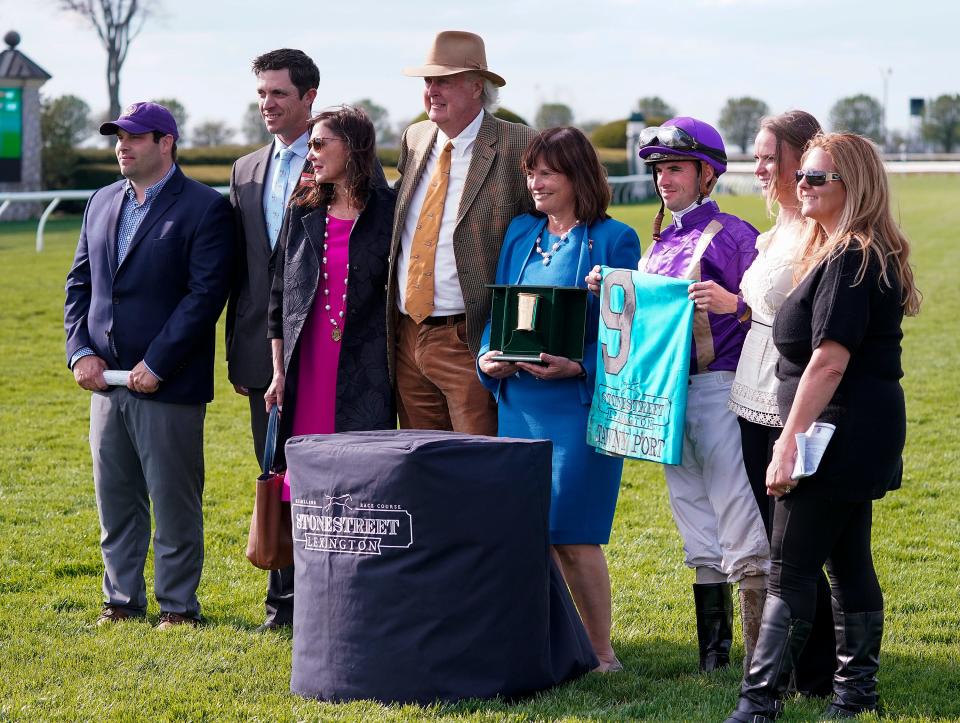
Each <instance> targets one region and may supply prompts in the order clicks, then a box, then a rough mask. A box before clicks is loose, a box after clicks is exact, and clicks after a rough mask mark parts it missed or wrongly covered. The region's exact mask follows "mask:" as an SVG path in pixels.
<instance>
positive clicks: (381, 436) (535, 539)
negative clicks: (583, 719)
mask: <svg viewBox="0 0 960 723" xmlns="http://www.w3.org/2000/svg"><path fill="white" fill-rule="evenodd" d="M286 455H287V464H288V470H289V473H290V483H291V498H292V499H291V507H292V514H293V537H294V564H295V569H296V580H295V589H296V591H297V596H296V605H295V606H294V622H293V672H292V676H291V680H290V689H291V691H293V692H294V693H297V694H299V695H302V696H307V697H312V698H320V699H323V700H351V699H362V698H370V699H375V700H379V701H382V702H388V703H391V702H403V703H429V702H432V701H435V700H440V701H455V700H459V699H462V698H491V697H497V696H499V697H502V698H507V699H510V698H516V697H520V696H524V695H528V694H531V693H534V692H536V691H538V690H542V689H544V688H548V687H550V686H553V685H556V684H558V683H561V682H563V681H565V680H569V679H571V678H575V677H577V676H580V675H582V674H584V673H586V672H587V671H589V670H591V669H592V668H593V667H595V666H596V665H597V660H596V658H595V657H594V655H593V651H592V648H591V646H590V641H589V639H588V638H587V635H586V632H585V631H584V629H583V625H582V623H581V622H580V618H579V616H578V615H577V611H576V608H575V607H574V605H573V602H572V600H571V599H570V595H569V593H568V592H567V588H566V586H565V585H564V583H563V579H562V577H561V576H560V573H559V572H558V570H557V568H556V566H555V565H554V564H553V561H552V560H551V557H550V549H549V535H548V515H549V507H550V468H551V464H550V458H551V444H550V442H549V441H530V440H517V439H503V438H494V437H475V436H469V435H464V434H456V433H453V432H437V431H420V430H404V431H378V432H348V433H343V434H332V435H309V436H302V437H294V438H292V439H291V440H289V441H288V442H287V446H286Z"/></svg>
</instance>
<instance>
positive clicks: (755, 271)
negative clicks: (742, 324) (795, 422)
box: [729, 224, 802, 427]
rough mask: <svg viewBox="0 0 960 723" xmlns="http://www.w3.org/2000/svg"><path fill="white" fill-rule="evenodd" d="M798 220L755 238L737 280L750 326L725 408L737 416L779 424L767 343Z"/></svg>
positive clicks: (772, 356)
mask: <svg viewBox="0 0 960 723" xmlns="http://www.w3.org/2000/svg"><path fill="white" fill-rule="evenodd" d="M801 230H802V226H801V225H800V224H790V225H786V226H779V225H778V226H774V227H773V228H772V229H770V230H769V231H767V232H766V233H762V234H760V236H759V237H758V238H757V258H756V259H755V260H754V262H753V263H752V264H751V265H750V268H748V269H747V271H746V273H744V275H743V280H742V281H741V282H740V292H741V293H742V294H743V300H744V301H745V302H746V304H747V306H749V307H750V310H751V324H750V331H749V332H747V338H746V339H745V340H744V343H743V351H742V352H741V354H740V362H739V364H738V365H737V375H736V379H735V380H734V382H733V387H732V389H731V391H730V402H729V407H730V409H732V410H733V411H734V412H735V413H736V414H737V416H739V417H743V418H744V419H746V420H748V421H750V422H754V423H756V424H763V425H765V426H768V427H781V426H783V423H782V422H781V420H780V412H779V408H778V405H777V378H776V374H775V372H776V368H777V358H778V354H777V350H776V347H775V346H774V345H773V338H772V336H771V327H772V325H773V317H774V316H775V315H776V313H777V310H778V309H779V308H780V305H781V304H782V303H783V300H784V299H785V298H786V297H787V294H789V293H790V291H791V289H793V285H794V284H793V273H794V267H795V266H796V262H797V255H798V253H799V251H800V241H801Z"/></svg>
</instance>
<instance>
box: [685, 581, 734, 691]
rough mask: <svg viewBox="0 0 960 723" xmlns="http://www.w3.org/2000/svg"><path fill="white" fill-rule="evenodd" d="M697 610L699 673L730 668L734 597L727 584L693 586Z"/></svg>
mask: <svg viewBox="0 0 960 723" xmlns="http://www.w3.org/2000/svg"><path fill="white" fill-rule="evenodd" d="M693 599H694V602H695V603H696V606H697V641H698V643H699V645H700V670H702V671H704V672H709V671H711V670H716V669H717V668H723V667H724V666H727V665H729V664H730V646H731V645H732V644H733V593H732V590H731V587H730V583H726V582H720V583H712V584H706V585H700V584H696V585H694V586H693Z"/></svg>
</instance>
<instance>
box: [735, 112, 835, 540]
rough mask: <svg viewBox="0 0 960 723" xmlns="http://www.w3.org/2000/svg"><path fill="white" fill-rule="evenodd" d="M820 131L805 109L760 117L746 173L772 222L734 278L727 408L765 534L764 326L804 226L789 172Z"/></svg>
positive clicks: (767, 368) (769, 444) (787, 286)
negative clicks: (736, 308) (739, 311)
mask: <svg viewBox="0 0 960 723" xmlns="http://www.w3.org/2000/svg"><path fill="white" fill-rule="evenodd" d="M821 132H822V129H821V128H820V124H819V123H817V120H816V118H814V117H813V116H812V115H810V114H809V113H805V112H803V111H798V110H797V111H789V112H787V113H783V114H781V115H777V116H769V117H767V118H764V119H763V120H762V121H761V122H760V132H759V133H757V139H756V142H755V144H754V148H755V150H754V159H755V160H756V168H755V170H754V173H755V174H756V176H757V178H758V179H759V181H760V187H761V189H762V191H763V194H764V197H765V198H766V201H767V208H768V209H769V210H770V211H771V213H772V212H773V211H774V210H776V214H777V221H776V223H775V224H774V226H773V228H772V229H770V230H769V231H767V232H766V233H762V234H760V236H759V237H758V238H757V258H756V260H754V262H753V264H752V265H751V266H750V268H749V269H747V271H746V273H744V275H743V280H742V281H741V283H740V291H741V295H742V296H743V300H744V301H745V302H746V304H747V306H748V307H749V308H750V312H751V317H750V331H749V332H748V334H747V338H746V341H745V342H744V344H743V352H741V354H740V363H739V365H738V366H737V377H736V380H735V381H734V383H733V388H732V390H731V392H730V402H729V405H730V408H731V409H732V410H733V411H734V412H735V413H736V414H737V416H738V417H739V420H740V431H741V437H742V440H743V461H744V464H745V466H746V468H747V474H748V476H749V477H750V484H751V486H752V487H753V491H754V494H755V495H756V497H757V504H758V505H760V512H761V514H762V515H763V522H764V524H765V525H766V526H767V532H768V534H769V530H770V508H769V505H770V502H769V501H770V500H772V499H773V498H772V497H768V496H767V487H766V472H767V465H768V464H769V461H770V457H769V454H770V451H771V450H772V449H773V443H774V442H775V441H776V439H777V437H779V436H780V429H781V427H782V426H783V423H782V422H781V420H780V414H779V411H778V409H777V378H776V376H775V371H776V368H777V350H776V348H775V347H774V346H773V339H772V338H771V326H772V325H773V317H774V315H775V314H776V313H777V309H779V308H780V304H781V303H783V300H784V298H786V296H787V294H789V293H790V290H791V289H792V288H793V286H794V278H793V272H794V268H795V265H796V260H797V253H798V251H799V246H800V237H801V233H800V231H801V229H802V227H803V224H804V220H803V218H802V217H801V216H800V205H799V202H798V201H797V183H796V180H795V178H794V171H796V169H798V168H799V167H800V156H801V155H802V153H803V149H804V146H806V144H807V142H808V141H809V140H810V139H811V138H813V137H814V136H815V135H816V134H818V133H821Z"/></svg>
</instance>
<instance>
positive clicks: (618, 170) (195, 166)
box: [62, 146, 627, 188]
mask: <svg viewBox="0 0 960 723" xmlns="http://www.w3.org/2000/svg"><path fill="white" fill-rule="evenodd" d="M254 148H255V147H253V146H222V147H219V148H185V149H183V150H182V151H178V153H177V157H178V162H179V163H180V165H181V166H183V169H184V171H185V172H186V174H187V175H188V176H190V177H191V178H195V179H197V180H198V181H201V182H202V183H206V184H208V185H210V186H227V185H229V184H230V169H231V167H232V166H233V162H234V161H235V160H236V159H237V158H239V157H240V156H242V155H244V154H246V153H249V152H250V151H251V150H252V149H254ZM598 150H599V153H600V160H601V162H602V163H603V165H604V166H606V169H607V173H608V174H609V175H611V176H624V175H626V174H627V161H626V158H624V155H623V152H622V151H620V152H618V151H617V150H615V149H605V148H601V149H598ZM377 156H378V157H379V158H380V163H381V164H382V165H383V167H384V168H386V169H392V168H396V165H397V161H398V160H399V156H400V150H399V149H397V148H380V149H378V150H377ZM388 175H391V177H392V174H389V173H388ZM118 178H120V173H119V171H118V169H117V160H116V158H115V157H114V155H113V152H112V151H110V150H107V149H90V148H85V149H82V150H79V151H77V162H76V165H75V166H74V167H73V172H72V174H71V175H70V178H69V179H63V180H64V182H63V184H62V187H63V188H100V187H101V186H106V185H109V184H111V183H113V182H114V181H116V180H117V179H118Z"/></svg>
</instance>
